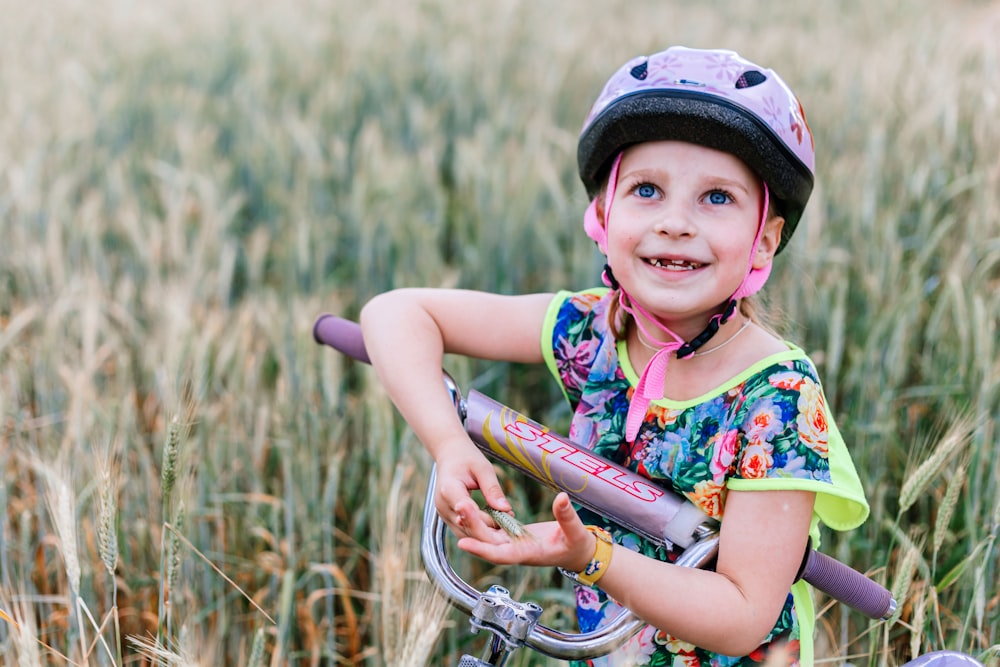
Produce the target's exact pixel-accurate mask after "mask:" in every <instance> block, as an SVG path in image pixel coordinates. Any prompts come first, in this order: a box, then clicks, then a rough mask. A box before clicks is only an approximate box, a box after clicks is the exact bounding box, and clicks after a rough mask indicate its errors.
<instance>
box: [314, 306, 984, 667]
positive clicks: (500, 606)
mask: <svg viewBox="0 0 1000 667" xmlns="http://www.w3.org/2000/svg"><path fill="white" fill-rule="evenodd" d="M313 338H314V339H315V340H316V342H317V343H320V344H323V345H328V346H330V347H333V348H334V349H336V350H338V351H340V352H342V353H343V354H346V355H347V356H350V357H352V358H354V359H356V360H358V361H362V362H365V363H370V360H369V358H368V353H367V351H366V350H365V347H364V339H363V338H362V335H361V327H360V326H359V325H358V324H357V323H355V322H352V321H350V320H346V319H343V318H339V317H336V316H333V315H329V314H324V315H320V316H319V317H318V318H317V319H316V321H315V323H314V324H313ZM442 376H443V381H444V383H445V386H446V388H447V390H448V392H449V394H450V396H451V398H452V401H453V403H454V405H455V409H456V411H457V413H458V415H459V417H460V419H461V420H462V422H463V424H464V425H465V429H466V432H467V433H468V434H469V436H470V438H471V439H472V441H473V442H474V443H475V444H476V445H477V446H478V447H479V448H480V449H481V450H482V451H483V452H484V453H485V454H486V455H487V456H489V457H490V458H491V459H493V460H494V461H497V462H499V463H503V464H506V465H509V466H512V467H514V468H516V469H518V470H520V471H521V472H522V473H524V474H526V475H527V476H529V477H531V478H532V479H534V480H536V481H538V482H540V483H542V484H544V485H546V486H548V487H550V488H552V489H554V490H559V491H565V492H567V493H568V494H569V495H570V497H571V498H572V499H573V500H574V501H575V502H577V503H579V504H580V505H583V506H585V507H587V508H588V509H590V510H592V511H595V512H597V513H599V514H601V515H603V516H605V517H606V518H608V519H610V520H612V521H614V522H616V523H618V524H620V525H621V526H623V527H625V528H627V529H628V530H630V531H632V532H634V533H637V534H640V535H642V536H643V537H646V538H647V539H650V540H652V541H654V542H656V543H658V544H660V545H663V546H666V547H668V548H678V549H682V551H681V552H680V555H679V557H678V559H677V561H676V562H675V563H674V564H675V565H678V566H681V567H710V566H711V564H712V561H713V560H714V557H715V555H716V553H717V551H718V544H719V524H718V522H717V521H716V520H715V519H712V518H711V517H709V516H708V515H707V514H705V513H704V512H702V510H701V509H700V508H698V507H696V506H695V505H694V504H692V503H690V502H689V501H688V500H687V499H686V498H683V497H682V496H680V495H679V494H677V493H675V492H673V491H671V490H668V489H665V488H663V487H661V486H659V485H657V484H655V483H653V482H652V481H651V480H649V479H647V478H645V477H643V476H641V475H638V474H636V473H633V472H632V471H630V470H628V469H627V468H624V467H622V466H620V465H618V464H615V463H614V462H612V461H609V460H607V459H605V458H603V457H601V456H598V455H596V454H594V453H593V452H590V451H589V450H585V449H583V448H580V447H577V446H576V445H575V444H573V443H572V442H571V441H570V440H568V439H566V438H563V437H561V436H559V435H557V434H554V433H552V432H551V431H549V429H547V428H546V427H545V426H543V425H541V424H539V423H537V422H534V421H532V420H531V419H529V418H528V417H526V416H524V415H522V414H520V413H518V412H517V411H515V410H513V409H512V408H509V407H507V406H505V405H503V404H502V403H499V402H497V401H495V400H493V399H492V398H490V397H488V396H486V395H484V394H482V393H480V392H478V391H476V390H470V391H469V393H468V396H464V397H463V396H462V393H461V391H460V390H459V387H458V385H457V384H456V383H455V381H454V379H453V378H452V377H451V376H450V375H448V373H447V372H444V371H442ZM435 480H436V475H435V468H432V470H431V475H430V479H429V482H428V486H427V495H426V499H425V502H424V518H423V524H422V537H421V545H420V552H421V557H422V559H423V562H424V568H425V570H426V571H427V574H428V576H429V578H430V579H431V581H432V582H433V583H434V585H435V586H437V588H438V589H439V590H440V591H441V592H442V593H443V594H444V595H445V597H446V598H447V599H448V600H449V602H450V603H451V604H452V605H453V606H455V607H457V608H458V609H460V610H461V611H462V612H464V613H465V614H467V615H468V616H469V617H470V626H471V631H472V632H474V633H476V632H479V631H480V630H485V631H487V632H488V633H490V635H491V637H490V638H489V640H488V642H487V646H486V648H485V649H484V652H483V657H482V658H476V657H474V656H471V655H468V654H466V655H463V656H462V657H461V658H460V660H459V663H458V667H489V666H494V667H497V666H503V665H506V664H507V662H508V660H509V658H510V657H511V655H512V654H513V653H514V652H515V651H517V650H518V649H520V648H523V647H528V648H529V649H531V650H533V651H536V652H538V653H540V654H542V655H545V656H548V657H552V658H556V659H560V660H578V659H588V658H596V657H600V656H604V655H607V654H609V653H611V652H612V651H614V650H615V649H617V648H619V647H620V646H622V645H623V644H624V643H625V642H626V641H628V640H629V639H630V638H631V637H632V636H633V635H634V634H635V633H637V632H639V631H640V630H641V629H642V628H643V627H644V626H645V623H644V622H643V621H642V620H640V619H638V618H636V617H634V616H633V615H632V614H631V613H630V612H628V610H623V611H622V612H620V613H619V614H618V615H617V616H616V617H615V618H614V619H613V620H612V621H611V622H610V623H608V624H607V625H605V626H603V627H600V628H598V629H596V630H593V631H590V632H581V633H565V632H562V631H560V630H557V629H554V628H550V627H548V626H545V625H542V624H540V623H539V622H538V620H539V617H540V616H541V614H542V611H543V609H542V607H541V606H539V605H537V604H535V603H533V602H527V603H521V602H519V601H517V600H514V599H513V598H512V597H511V596H510V592H509V591H508V590H507V589H506V588H504V587H502V586H499V585H494V586H491V587H490V588H489V589H488V590H486V591H480V590H478V589H476V588H475V587H473V586H472V585H471V584H469V583H468V582H466V581H465V580H464V579H463V578H462V577H461V576H460V575H459V574H458V573H456V572H455V570H454V568H453V567H452V566H451V564H450V562H449V561H448V554H447V550H446V548H445V534H446V526H445V524H444V521H443V520H442V519H441V517H440V516H438V513H437V509H436V508H435V506H434V485H435ZM797 579H803V580H805V581H807V582H808V583H809V584H811V585H812V586H813V587H814V588H816V589H817V590H820V591H822V592H824V593H826V594H827V595H829V596H830V597H831V598H833V599H835V600H837V601H839V602H842V603H844V604H847V605H848V606H849V607H851V608H852V609H855V610H856V611H859V612H861V613H863V614H865V615H866V616H868V617H869V618H872V619H878V620H886V619H888V618H889V617H891V616H892V615H893V614H894V613H895V611H896V600H895V599H894V598H893V597H892V593H891V592H890V591H889V590H888V589H886V588H885V587H884V586H882V585H881V584H879V583H877V582H875V581H873V580H872V579H870V578H868V577H867V576H865V575H864V574H862V573H860V572H858V571H857V570H854V569H853V568H851V567H850V566H848V565H846V564H844V563H841V562H840V561H838V560H836V559H834V558H832V557H830V556H828V555H826V554H823V553H821V552H819V551H816V550H815V549H813V548H812V547H811V545H809V546H807V548H806V552H805V554H804V556H803V559H802V564H801V566H800V568H799V573H798V576H797ZM975 665H978V666H979V667H982V663H980V662H978V661H977V660H975V659H973V658H972V657H970V656H968V655H965V654H963V653H958V652H954V651H936V652H933V653H929V654H926V655H924V656H921V657H919V658H916V659H915V660H912V661H910V662H908V663H907V664H906V665H904V666H903V667H960V666H962V667H971V666H975Z"/></svg>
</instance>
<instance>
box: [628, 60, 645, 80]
mask: <svg viewBox="0 0 1000 667" xmlns="http://www.w3.org/2000/svg"><path fill="white" fill-rule="evenodd" d="M629 73H630V74H631V75H632V77H633V78H635V79H639V80H640V81H643V80H645V79H646V75H647V74H648V73H649V61H648V60H644V61H643V62H642V63H640V64H638V65H636V66H635V67H633V68H632V69H631V70H630V71H629Z"/></svg>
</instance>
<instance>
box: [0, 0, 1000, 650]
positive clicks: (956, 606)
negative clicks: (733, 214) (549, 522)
mask: <svg viewBox="0 0 1000 667" xmlns="http://www.w3.org/2000/svg"><path fill="white" fill-rule="evenodd" d="M0 5H2V8H3V11H2V15H3V17H4V18H3V20H2V21H0V419H2V421H0V474H2V481H0V663H2V664H10V665H14V664H17V665H22V666H33V665H73V664H76V665H79V664H87V665H124V664H132V665H138V664H143V665H144V664H163V665H219V664H233V665H235V664H240V665H246V664H249V665H283V664H292V665H393V666H395V665H423V664H454V662H453V661H454V660H455V658H456V656H457V655H459V654H461V653H462V652H465V651H469V652H472V653H474V654H476V655H478V653H479V650H480V649H479V646H480V645H479V643H478V642H477V641H476V639H477V638H472V639H471V640H470V638H469V635H468V632H467V622H466V619H465V618H464V617H461V616H460V615H459V614H458V613H457V612H448V611H447V610H446V609H444V608H443V607H442V606H441V605H440V603H439V602H435V599H434V597H433V595H432V592H431V591H430V589H429V588H428V587H427V584H426V582H424V580H423V577H422V574H421V569H420V566H419V562H418V557H417V539H418V528H417V526H419V520H418V516H419V510H420V506H421V504H422V496H423V490H424V484H425V481H426V478H427V474H428V472H429V470H428V467H429V466H428V459H427V457H426V456H425V455H424V453H423V450H422V449H421V448H420V446H419V443H417V442H415V440H414V438H413V437H412V436H411V435H410V434H409V433H408V431H407V430H406V429H405V427H404V426H403V425H402V424H401V423H400V422H399V420H398V418H397V417H396V416H395V415H394V413H393V410H392V407H391V405H390V404H389V403H388V402H387V400H386V398H385V397H384V395H383V394H382V393H381V392H380V390H379V388H378V386H377V385H376V383H375V380H374V376H373V374H372V373H370V372H369V371H368V370H367V369H366V368H364V367H361V366H359V365H356V364H351V363H348V362H345V361H344V360H343V359H342V358H340V357H339V356H338V355H337V354H336V353H333V352H331V351H329V350H323V349H320V348H319V347H318V346H316V345H315V344H314V343H313V341H312V337H311V325H312V322H313V320H314V318H315V317H316V316H317V315H318V314H320V313H322V312H327V311H329V312H335V313H338V314H342V315H346V316H348V317H352V316H354V315H356V313H357V311H358V308H359V307H360V305H361V304H362V303H364V301H365V300H366V299H367V298H369V297H370V296H372V295H373V294H375V293H377V292H380V291H383V290H386V289H389V288H392V287H396V286H406V285H455V286H462V287H468V288H479V289H488V290H499V291H503V292H523V291H536V290H553V289H558V288H582V287H585V286H589V285H591V284H594V283H595V280H596V276H597V267H598V266H599V262H598V257H597V255H596V251H595V250H594V248H593V245H592V244H591V243H590V242H589V241H588V240H587V239H586V237H585V236H584V234H583V233H582V232H581V228H580V218H581V215H582V211H583V208H584V205H585V197H584V194H583V190H582V187H581V186H580V185H579V183H578V180H577V177H576V175H575V138H576V133H577V130H578V128H579V125H580V123H581V122H582V119H583V117H584V115H585V113H586V110H587V108H588V107H589V104H590V102H591V100H592V98H593V97H594V96H595V95H596V93H597V91H598V90H599V88H600V86H601V85H602V84H603V82H604V80H605V79H606V78H607V77H608V76H609V75H610V74H611V72H612V71H614V69H615V68H616V67H617V66H618V65H619V64H620V63H621V62H624V60H625V59H627V58H629V57H631V56H633V55H637V54H639V53H643V52H652V51H656V50H660V49H662V48H664V47H665V46H667V45H670V44H673V43H680V44H685V45H688V46H700V47H716V46H723V47H728V48H734V49H736V50H738V51H740V52H741V53H742V54H743V55H745V56H747V57H749V58H751V59H753V60H756V61H758V62H761V63H764V64H768V65H771V66H773V67H774V68H775V69H777V70H778V71H779V72H780V73H781V74H782V75H783V77H784V78H785V79H786V80H787V81H788V82H789V83H790V84H791V86H792V87H793V88H794V89H795V91H796V92H797V93H798V94H799V96H800V98H801V99H802V101H803V103H804V105H805V108H806V110H807V113H808V117H809V121H810V124H811V126H812V128H813V130H814V132H815V134H816V141H817V146H818V155H819V174H820V175H819V180H818V187H817V190H816V192H815V194H814V196H813V199H812V201H811V203H810V206H809V209H808V210H807V213H806V217H805V219H804V221H803V224H802V225H801V227H800V231H799V233H798V234H797V236H796V237H795V238H794V239H793V242H792V244H791V247H790V249H789V251H786V253H785V254H784V255H783V256H782V257H780V258H779V261H778V263H777V264H778V265H777V267H776V273H775V275H774V276H773V277H772V280H771V282H770V284H769V287H768V289H767V290H766V292H767V293H768V295H769V300H770V302H771V304H772V305H773V306H774V307H775V308H778V309H780V310H781V312H782V313H783V316H784V331H785V332H786V333H787V335H788V336H789V338H791V339H792V340H795V341H797V342H799V343H800V344H802V345H803V346H804V347H805V349H806V350H808V351H809V352H810V353H811V354H813V356H814V358H815V359H816V360H817V362H818V363H819V364H820V370H821V373H822V375H823V377H824V380H825V383H826V388H827V393H828V396H829V398H830V400H831V402H832V404H833V407H834V409H835V413H836V416H837V419H838V423H839V425H840V428H841V430H842V431H843V432H844V435H845V437H846V439H847V441H848V443H849V444H850V446H851V447H852V450H853V452H854V455H855V457H856V460H857V463H858V465H859V468H860V470H861V473H862V479H863V481H864V483H865V485H866V488H867V490H868V493H869V495H870V499H871V502H872V510H873V512H872V517H871V519H870V520H869V521H868V522H867V524H866V525H865V526H864V527H863V528H861V529H859V530H856V531H854V532H852V533H850V534H847V535H843V536H840V535H832V534H831V535H828V536H826V538H825V540H826V541H825V543H824V550H825V551H827V552H828V553H831V554H833V555H835V556H837V557H839V558H841V559H843V560H846V561H847V562H850V563H851V564H852V565H854V566H855V567H857V568H858V569H862V570H866V571H868V572H869V573H871V575H872V576H874V577H876V578H878V579H879V580H880V581H883V582H884V583H886V585H888V586H889V587H890V588H892V590H893V591H894V592H895V593H896V595H897V598H898V599H899V600H900V608H899V611H898V613H897V615H896V616H894V617H893V618H892V619H891V620H889V621H888V622H885V623H880V624H876V623H869V622H868V621H867V620H866V619H864V618H862V617H860V616H859V615H857V614H855V613H854V612H850V611H849V610H847V609H846V608H844V607H843V606H840V605H826V604H824V602H823V601H822V600H821V601H820V603H819V604H820V607H821V609H822V616H821V619H820V628H819V633H818V637H817V642H818V644H817V653H818V656H819V657H820V658H821V659H822V660H823V662H822V663H821V664H831V665H834V664H841V663H843V662H845V661H850V662H851V663H853V664H854V665H890V666H891V665H897V664H900V663H902V662H904V661H905V660H906V659H908V658H909V657H910V656H912V655H915V654H917V653H921V652H925V651H929V650H934V649H941V648H951V649H961V650H965V651H969V652H970V653H972V654H974V655H977V656H979V657H980V659H981V660H983V661H984V662H986V663H987V664H996V663H997V657H996V656H997V655H998V644H1000V609H998V603H1000V597H998V588H1000V586H998V583H1000V581H998V547H997V543H996V540H997V530H998V523H1000V489H998V484H1000V466H997V464H996V452H997V448H998V439H1000V436H998V433H997V418H998V416H1000V391H998V380H1000V361H998V345H997V342H998V331H997V329H998V320H1000V289H998V288H1000V159H998V155H1000V127H998V124H997V122H996V120H997V117H998V95H1000V57H998V56H1000V46H998V42H997V39H996V36H997V35H998V34H1000V9H998V6H997V5H996V4H995V3H989V2H974V1H972V0H967V1H959V0H953V1H945V0H941V1H939V2H914V3H904V2H896V1H893V0H870V1H861V0H844V1H834V0H817V1H815V2H809V3H790V2H777V1H760V2H749V1H747V2H722V1H707V2H701V3H697V4H696V3H687V2H682V1H680V0H676V1H671V2H659V1H657V2H653V1H643V0H635V1H633V2H605V3H600V4H598V3H582V2H573V1H572V0H562V1H556V0H553V1H552V2H541V3H530V2H518V1H514V0H511V1H505V2H494V3H452V2H446V1H444V0H423V1H421V2H412V3H406V2H388V1H384V0H373V1H371V2H366V3H350V2H343V1H334V2H320V1H319V0H288V1H286V2H280V3H279V2H276V3H253V2H249V1H248V0H217V1H216V2H214V3H204V2H195V1H194V0H174V1H172V2H168V3H153V2H125V1H124V0H93V1H91V2H86V3H85V2H81V1H79V0H51V1H50V2H45V3H15V2H12V1H11V0H0ZM448 367H449V370H450V371H451V372H452V373H453V374H454V375H455V376H456V378H457V379H458V380H459V382H460V383H461V384H462V386H463V387H465V388H469V387H475V388H478V389H481V390H483V391H485V392H486V393H488V394H490V395H492V396H495V397H497V398H499V399H501V400H503V401H505V402H507V403H508V404H510V405H512V406H513V407H515V408H518V409H520V410H522V411H525V412H526V413H527V414H529V415H531V416H533V417H534V418H536V419H539V420H541V421H545V422H547V423H549V424H550V425H551V426H553V427H554V428H556V429H559V428H560V427H561V426H563V424H564V420H565V417H566V414H565V411H564V409H563V408H562V406H561V403H560V398H559V396H558V393H557V391H556V390H555V387H554V386H553V385H552V383H551V382H549V381H548V380H547V379H546V376H545V374H544V373H542V372H541V371H540V370H539V369H533V368H521V367H514V366H502V365H499V366H498V365H490V366H487V365H483V364H478V363H473V362H469V361H466V360H461V359H453V360H449V364H448ZM509 483H510V493H511V496H512V498H513V499H514V501H515V503H518V504H519V505H518V506H519V508H520V515H521V518H526V517H530V516H531V514H532V508H545V507H547V506H548V499H547V496H546V493H543V492H540V491H539V490H538V489H532V488H529V487H528V485H527V484H525V483H523V482H522V480H519V479H517V478H515V477H513V476H510V477H509ZM459 566H460V569H462V568H464V570H462V571H463V572H465V573H467V574H468V575H469V576H470V577H473V578H474V579H475V583H477V585H481V586H483V587H485V586H486V585H488V584H489V583H491V582H496V581H501V582H505V583H507V585H508V586H510V587H511V588H512V592H513V593H514V594H515V596H517V597H521V598H522V599H529V598H530V599H534V600H536V601H539V602H540V603H541V604H543V605H544V606H545V607H546V609H547V610H548V611H547V612H546V616H545V617H544V618H543V621H544V622H546V623H547V624H550V625H560V624H565V623H569V622H571V620H572V619H571V611H569V607H568V605H569V604H570V600H569V598H568V597H567V593H566V591H565V589H562V588H560V587H559V586H558V583H559V582H558V577H553V576H551V573H547V572H530V571H523V572H513V573H512V572H510V571H503V570H494V569H491V568H488V567H485V566H484V565H482V564H476V563H470V562H466V561H461V562H460V563H459ZM567 627H569V626H567ZM435 640H437V641H435ZM521 654H522V655H520V662H519V663H518V664H520V665H529V664H537V665H542V664H556V662H555V661H551V660H548V661H546V660H545V659H543V658H541V657H538V656H534V657H533V656H531V655H529V654H528V653H527V652H526V651H522V652H521ZM449 660H451V661H452V662H449Z"/></svg>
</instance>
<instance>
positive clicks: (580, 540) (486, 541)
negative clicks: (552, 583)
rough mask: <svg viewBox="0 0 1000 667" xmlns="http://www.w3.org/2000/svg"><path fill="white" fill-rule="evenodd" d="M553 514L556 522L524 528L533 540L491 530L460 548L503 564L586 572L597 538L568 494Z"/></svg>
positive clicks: (465, 541) (462, 541)
mask: <svg viewBox="0 0 1000 667" xmlns="http://www.w3.org/2000/svg"><path fill="white" fill-rule="evenodd" d="M552 514H553V516H554V517H555V519H556V520H555V521H547V522H544V523H533V524H530V525H528V526H525V528H527V529H528V531H529V532H530V533H531V535H532V536H533V538H534V539H532V538H531V537H528V538H523V537H522V538H513V537H511V536H510V535H508V534H507V533H505V532H504V531H503V530H501V529H499V528H492V527H489V528H488V530H486V531H485V532H483V533H481V534H476V535H472V534H470V535H469V536H468V537H463V538H461V539H459V541H458V548H459V549H462V550H463V551H466V552H468V553H470V554H473V555H474V556H478V557H480V558H483V559H485V560H488V561H490V562H491V563H497V564H502V565H511V564H521V565H543V566H551V567H562V568H565V569H567V570H570V571H572V572H579V571H581V570H583V569H584V568H585V567H586V566H587V563H589V562H590V559H591V558H592V557H593V555H594V549H595V547H596V544H595V541H596V539H597V538H596V537H594V535H593V534H592V533H591V532H590V531H588V530H587V529H586V527H584V525H583V522H582V521H581V520H580V517H579V516H578V515H577V513H576V511H575V510H574V509H573V505H572V504H570V500H569V496H568V495H566V494H565V493H560V494H559V495H558V496H556V498H555V500H554V501H553V502H552Z"/></svg>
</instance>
